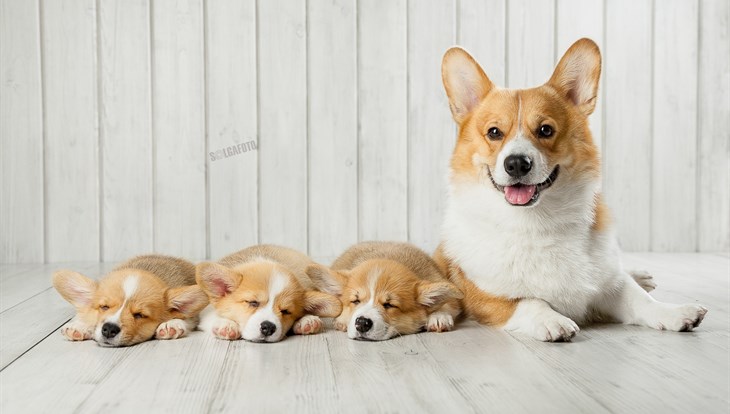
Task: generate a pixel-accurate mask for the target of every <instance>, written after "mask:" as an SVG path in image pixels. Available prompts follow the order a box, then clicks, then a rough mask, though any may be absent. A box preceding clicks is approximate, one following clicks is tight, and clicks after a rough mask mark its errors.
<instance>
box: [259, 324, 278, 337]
mask: <svg viewBox="0 0 730 414" xmlns="http://www.w3.org/2000/svg"><path fill="white" fill-rule="evenodd" d="M274 332H276V325H274V324H273V323H271V322H269V321H263V322H261V335H263V336H271V335H273V334H274Z"/></svg>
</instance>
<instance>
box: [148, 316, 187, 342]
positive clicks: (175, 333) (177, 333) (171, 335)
mask: <svg viewBox="0 0 730 414" xmlns="http://www.w3.org/2000/svg"><path fill="white" fill-rule="evenodd" d="M187 330H188V327H187V324H186V323H185V321H183V320H182V319H170V320H169V321H167V322H163V323H161V324H160V326H158V327H157V331H156V332H155V337H156V338H157V339H177V338H182V337H183V336H185V334H186V333H187Z"/></svg>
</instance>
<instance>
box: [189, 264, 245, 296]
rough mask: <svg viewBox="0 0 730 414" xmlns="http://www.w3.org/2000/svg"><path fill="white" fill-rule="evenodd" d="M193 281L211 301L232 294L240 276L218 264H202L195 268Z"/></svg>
mask: <svg viewBox="0 0 730 414" xmlns="http://www.w3.org/2000/svg"><path fill="white" fill-rule="evenodd" d="M195 281H196V282H197V283H198V286H200V288H201V289H203V292H205V293H206V294H207V295H208V296H209V297H210V298H211V299H218V298H222V297H223V296H225V295H227V294H229V293H231V292H233V291H234V290H235V289H236V288H237V287H238V285H239V284H241V276H239V275H238V274H237V273H235V272H233V271H231V270H230V269H229V268H227V267H225V266H221V265H219V264H218V263H212V262H203V263H200V264H198V265H197V266H196V267H195Z"/></svg>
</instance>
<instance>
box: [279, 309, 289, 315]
mask: <svg viewBox="0 0 730 414" xmlns="http://www.w3.org/2000/svg"><path fill="white" fill-rule="evenodd" d="M279 312H281V314H282V315H291V312H289V309H281V310H280V311H279Z"/></svg>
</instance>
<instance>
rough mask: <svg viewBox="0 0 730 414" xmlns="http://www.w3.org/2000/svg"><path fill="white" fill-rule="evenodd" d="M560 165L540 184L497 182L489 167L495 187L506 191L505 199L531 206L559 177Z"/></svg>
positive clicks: (513, 203) (520, 204)
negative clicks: (503, 184) (503, 183)
mask: <svg viewBox="0 0 730 414" xmlns="http://www.w3.org/2000/svg"><path fill="white" fill-rule="evenodd" d="M559 170H560V166H559V165H556V166H555V168H554V169H553V172H551V173H550V175H549V176H548V178H547V179H546V180H545V181H543V182H541V183H539V184H523V183H517V184H512V185H508V186H502V185H499V184H497V183H496V182H495V181H494V178H493V177H492V171H491V170H490V169H489V168H487V172H488V173H489V179H490V180H491V181H492V184H493V185H494V188H496V189H497V190H499V191H501V192H503V193H504V199H505V200H507V202H508V203H510V204H511V205H513V206H531V205H533V204H535V203H536V202H537V200H538V199H539V198H540V192H541V191H542V190H545V189H547V188H549V187H550V186H551V185H553V183H554V182H555V180H556V179H557V178H558V171H559Z"/></svg>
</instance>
